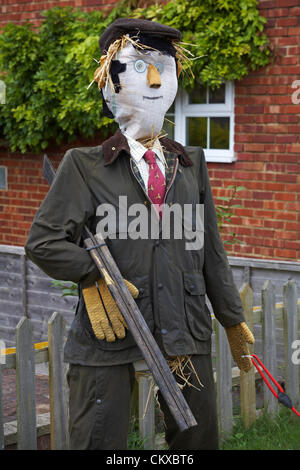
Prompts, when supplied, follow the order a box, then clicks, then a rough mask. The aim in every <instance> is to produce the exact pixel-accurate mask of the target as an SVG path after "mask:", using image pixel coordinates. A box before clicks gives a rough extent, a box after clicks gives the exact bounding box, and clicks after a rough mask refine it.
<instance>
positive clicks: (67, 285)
mask: <svg viewBox="0 0 300 470" xmlns="http://www.w3.org/2000/svg"><path fill="white" fill-rule="evenodd" d="M52 287H55V288H56V289H61V291H62V294H61V296H62V297H66V296H68V295H71V296H73V297H78V285H77V284H75V283H74V282H69V281H57V280H55V279H53V280H52Z"/></svg>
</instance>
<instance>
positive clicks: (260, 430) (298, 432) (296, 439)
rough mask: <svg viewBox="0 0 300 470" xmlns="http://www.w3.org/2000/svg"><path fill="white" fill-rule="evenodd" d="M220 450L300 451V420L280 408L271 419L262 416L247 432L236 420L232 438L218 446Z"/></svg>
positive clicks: (288, 411) (289, 411)
mask: <svg viewBox="0 0 300 470" xmlns="http://www.w3.org/2000/svg"><path fill="white" fill-rule="evenodd" d="M220 448H221V449H222V450H300V418H299V417H297V416H296V415H295V414H294V413H292V412H291V410H288V409H286V408H282V409H281V410H280V412H279V413H278V414H277V415H276V417H275V418H274V419H272V418H271V417H270V416H269V415H267V414H266V413H264V414H262V416H260V417H259V418H258V419H257V420H256V422H255V423H254V424H253V425H252V426H251V427H250V428H249V429H247V430H245V429H244V427H243V425H242V423H241V419H240V418H237V422H236V425H235V426H234V429H233V433H232V436H231V437H229V438H228V439H226V440H225V441H224V442H223V443H222V444H221V446H220Z"/></svg>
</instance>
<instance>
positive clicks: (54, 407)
mask: <svg viewBox="0 0 300 470" xmlns="http://www.w3.org/2000/svg"><path fill="white" fill-rule="evenodd" d="M65 331H66V323H65V320H64V318H63V317H62V316H61V315H60V314H59V313H57V312H54V313H53V315H52V316H51V318H50V320H49V321H48V349H49V392H50V433H51V449H55V450H64V449H68V406H67V385H66V367H65V365H64V362H63V349H64V341H65Z"/></svg>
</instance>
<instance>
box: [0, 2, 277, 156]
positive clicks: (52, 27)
mask: <svg viewBox="0 0 300 470" xmlns="http://www.w3.org/2000/svg"><path fill="white" fill-rule="evenodd" d="M126 3H127V5H126ZM135 5H136V3H135V2H129V3H128V2H124V1H123V2H120V3H119V4H118V5H117V6H116V7H115V8H113V9H112V10H111V11H110V13H109V14H107V13H103V12H101V11H92V12H90V13H84V12H82V11H79V10H74V9H71V8H69V7H63V8H60V7H56V8H53V9H51V10H48V11H46V12H44V13H43V16H44V20H43V22H42V25H41V27H40V29H39V30H35V29H34V28H33V27H32V25H30V24H29V23H28V24H25V25H14V24H8V25H7V26H5V27H4V28H3V30H2V34H1V35H0V79H3V80H4V81H5V83H6V90H7V92H6V103H7V104H6V105H1V106H0V130H1V133H2V135H3V137H4V138H5V139H6V140H7V141H8V142H9V145H10V148H11V150H12V151H15V150H18V149H19V150H21V152H23V153H25V152H26V151H28V150H30V151H32V152H40V151H41V150H43V149H45V148H46V147H47V146H48V145H49V143H50V142H52V141H55V142H57V143H58V144H59V143H61V142H62V141H64V142H71V141H72V140H74V139H75V137H77V136H82V137H86V138H90V137H93V136H95V134H96V132H97V131H98V130H100V129H101V133H102V134H104V135H105V133H107V132H109V131H112V130H113V129H114V128H115V124H113V122H112V120H110V119H108V118H106V117H104V116H103V114H102V104H101V99H100V94H99V91H98V89H97V86H96V85H95V84H94V85H93V86H92V87H91V88H90V89H89V90H87V86H88V84H89V83H90V82H91V80H92V79H93V73H94V70H95V68H96V66H97V65H96V63H95V61H94V60H93V58H95V59H97V60H99V56H100V52H99V46H98V39H99V36H100V35H101V34H102V32H103V31H104V30H105V29H106V28H107V26H108V25H109V24H110V23H111V22H112V21H114V20H115V19H116V18H120V17H135V18H139V17H141V18H148V19H153V20H156V21H160V22H162V23H165V24H168V25H170V26H173V27H175V28H178V29H180V30H181V31H182V32H183V42H187V43H192V44H195V46H186V47H187V48H189V49H190V50H191V51H192V52H193V54H194V56H202V55H203V56H204V57H202V58H200V59H197V60H195V61H193V62H192V69H193V72H194V74H195V77H196V79H197V80H200V81H201V82H202V83H205V84H209V85H210V86H212V87H214V86H219V85H220V84H221V83H222V82H223V81H224V80H234V79H238V80H239V79H241V78H242V77H243V76H245V75H246V74H247V73H248V72H249V71H250V70H254V69H256V68H258V67H261V66H264V65H266V64H267V63H268V61H269V55H270V51H269V49H268V47H267V45H268V42H267V38H266V36H265V34H263V27H264V23H265V21H266V20H265V18H264V17H262V16H260V15H259V12H258V9H257V1H256V0H231V1H229V0H214V1H213V0H202V1H201V2H199V1H198V0H197V1H196V0H171V1H170V2H168V3H167V4H166V5H161V4H154V5H151V6H149V7H147V8H137V9H134V6H135ZM181 85H182V86H183V87H185V88H188V89H189V88H191V87H192V86H193V79H192V78H191V77H190V75H189V74H188V73H183V74H182V75H181Z"/></svg>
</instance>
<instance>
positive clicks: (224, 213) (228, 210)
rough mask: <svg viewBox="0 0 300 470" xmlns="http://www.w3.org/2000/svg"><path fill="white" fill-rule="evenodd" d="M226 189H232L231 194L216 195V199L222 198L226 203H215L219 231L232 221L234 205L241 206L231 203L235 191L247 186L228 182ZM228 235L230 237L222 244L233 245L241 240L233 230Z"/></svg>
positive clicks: (235, 193)
mask: <svg viewBox="0 0 300 470" xmlns="http://www.w3.org/2000/svg"><path fill="white" fill-rule="evenodd" d="M226 189H230V190H231V191H232V192H231V195H230V196H220V197H218V199H221V200H223V201H224V202H225V203H226V204H219V205H216V213H217V220H218V228H219V231H220V232H222V231H223V230H224V226H225V225H226V224H231V223H232V221H231V218H232V216H233V215H234V209H235V208H236V207H242V206H241V205H240V204H233V202H234V200H235V198H236V197H237V193H238V192H239V191H245V190H246V189H247V188H245V187H244V186H236V185H232V184H230V185H229V186H227V187H226ZM230 236H231V239H230V240H225V241H224V245H233V244H235V243H239V244H242V242H241V241H240V240H239V239H238V238H236V233H235V232H230Z"/></svg>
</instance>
